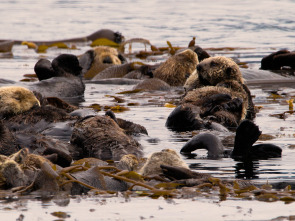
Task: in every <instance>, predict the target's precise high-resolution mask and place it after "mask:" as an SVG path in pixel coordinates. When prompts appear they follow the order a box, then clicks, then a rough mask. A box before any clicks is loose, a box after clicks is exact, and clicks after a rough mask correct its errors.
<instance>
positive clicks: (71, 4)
mask: <svg viewBox="0 0 295 221" xmlns="http://www.w3.org/2000/svg"><path fill="white" fill-rule="evenodd" d="M0 8H1V10H0V17H1V18H2V19H1V20H0V27H1V32H0V39H17V40H55V39H63V38H72V37H80V36H86V35H89V34H91V33H92V32H94V31H96V30H99V29H102V28H109V29H112V30H114V31H119V32H121V33H122V34H123V35H124V36H125V38H126V39H130V38H135V37H140V38H146V39H148V40H150V42H151V43H152V44H154V45H156V46H166V45H167V44H166V41H167V40H169V41H170V42H171V43H172V44H173V45H174V46H182V47H185V46H187V44H188V42H189V41H190V40H191V39H192V37H193V36H196V43H197V44H198V45H200V46H201V47H203V48H219V47H235V48H237V49H236V50H234V51H227V50H220V51H213V50H209V52H210V53H211V54H212V55H224V56H228V57H235V58H238V59H240V61H242V62H246V63H247V64H248V67H249V68H248V70H250V71H253V72H254V73H255V72H258V71H259V67H260V60H261V58H262V57H263V56H265V55H266V54H269V53H271V52H273V51H275V50H279V49H282V48H286V49H289V50H294V43H295V20H294V8H295V1H292V0H289V1H288V0H284V1H275V0H270V1H266V0H265V1H263V0H262V1H256V0H255V1H254V0H243V1H241V0H238V1H234V0H223V1H211V0H209V1H199V0H187V1H168V0H167V1H166V0H162V1H155V0H150V1H131V0H129V1H90V0H84V1H83V0H81V1H66V0H60V1H53V0H42V1H30V0H10V1H8V0H2V1H1V2H0ZM136 47H138V49H140V47H142V45H138V46H136ZM136 47H135V48H136ZM89 48H90V47H89V46H88V45H79V47H78V49H77V50H65V49H49V50H48V51H47V53H46V54H37V53H36V52H35V51H34V50H31V49H27V47H26V46H20V45H15V46H14V47H13V51H12V52H13V57H12V58H1V59H0V78H5V79H9V80H14V81H19V80H21V79H22V78H23V75H24V74H29V73H33V72H34V71H33V67H34V65H35V63H36V62H37V61H38V59H39V58H40V57H46V58H48V59H53V58H54V57H56V56H57V55H58V54H60V53H73V54H76V55H79V54H82V53H84V52H85V51H86V50H88V49H89ZM158 59H159V60H160V59H161V58H158ZM146 62H151V61H146ZM153 62H155V63H156V62H157V58H155V60H154V61H153ZM131 87H132V86H126V85H119V86H118V85H101V84H94V83H88V84H87V85H86V92H85V101H84V102H82V103H81V104H80V105H81V106H87V105H89V104H92V103H99V104H101V105H110V104H114V102H113V100H112V98H110V97H105V95H106V94H108V95H116V94H115V93H116V92H119V91H124V90H129V89H130V88H131ZM250 89H251V92H252V94H253V95H254V96H255V97H254V102H255V104H256V106H261V107H262V108H261V111H260V112H259V113H258V114H257V118H256V120H255V122H256V123H257V124H258V125H259V127H260V130H262V131H263V133H264V134H268V135H272V136H274V137H275V139H273V140H270V141H268V142H271V143H275V144H277V145H279V146H280V147H281V148H282V149H283V156H282V158H281V159H272V160H268V161H259V162H255V163H254V165H253V167H254V173H253V174H252V178H253V180H254V181H255V182H260V183H265V182H266V181H269V182H282V181H288V182H293V180H294V177H295V170H294V158H295V152H294V147H295V138H294V136H295V133H294V120H295V119H294V116H293V115H288V117H287V118H286V119H285V120H283V119H279V118H276V117H272V116H270V115H271V114H278V113H282V112H284V111H286V110H288V106H287V103H286V102H285V100H286V99H289V98H290V97H291V96H294V91H295V90H294V89H293V86H292V85H289V84H288V85H283V84H281V85H268V86H266V85H258V86H257V85H256V86H250ZM271 90H279V92H284V93H287V94H288V95H283V96H282V97H281V98H274V97H271V96H270V91H271ZM173 96H174V95H173V94H171V95H169V94H166V93H162V92H159V93H157V94H153V95H149V94H145V95H144V98H143V99H138V98H137V97H134V96H125V97H124V98H125V99H126V103H128V102H134V101H137V102H140V103H141V105H140V106H136V107H132V108H131V109H130V111H126V112H123V113H120V114H118V116H119V117H121V118H124V119H127V120H132V121H133V122H135V123H139V124H142V125H144V126H145V127H146V128H147V130H148V132H149V136H148V137H141V138H139V139H140V140H139V141H140V142H141V143H142V145H143V146H144V151H145V153H146V155H148V154H150V153H152V152H155V151H158V150H160V149H163V148H172V149H175V150H177V151H179V150H180V149H181V147H182V146H183V145H184V143H185V142H186V141H187V140H188V139H190V138H191V136H192V133H184V134H177V133H174V132H171V131H169V130H167V129H166V128H165V125H164V124H165V121H166V118H167V116H168V115H169V114H170V112H171V111H172V109H169V108H165V107H164V103H165V102H167V101H169V100H170V99H171V98H173ZM153 100H156V101H157V102H156V103H157V104H155V103H154V102H152V101H153ZM101 114H103V113H101ZM261 142H262V141H261ZM205 156H206V152H205V151H199V152H198V157H197V159H185V160H186V162H187V163H188V164H189V165H190V166H191V168H192V169H195V170H197V171H203V172H207V173H211V174H213V175H214V176H217V177H226V178H235V177H237V176H238V175H239V174H240V173H237V168H238V167H239V164H238V163H237V162H235V161H233V160H232V159H229V158H224V159H221V160H208V159H206V158H205ZM240 172H241V173H242V175H243V174H244V171H240ZM69 201H70V203H69V204H68V205H67V206H64V207H61V206H60V205H59V204H56V203H54V202H53V201H49V202H48V204H45V205H44V202H42V201H39V200H32V199H31V200H27V201H13V200H12V201H9V200H8V201H5V202H4V201H3V203H2V204H0V214H1V217H2V214H3V215H5V216H4V217H7V219H6V220H15V219H16V218H18V217H19V215H20V214H24V215H25V219H24V220H54V219H55V218H54V216H52V215H51V214H50V213H51V212H52V211H59V210H62V211H65V212H67V213H68V214H70V217H68V218H66V220H90V217H92V218H93V217H101V218H102V219H104V220H107V219H108V220H130V219H135V220H137V219H140V217H141V216H142V217H144V218H146V219H157V220H159V219H161V220H168V219H169V220H176V219H177V220H179V219H180V218H184V219H183V220H185V218H187V219H189V218H192V217H194V213H192V211H191V210H190V208H191V207H192V208H196V207H198V206H200V207H202V208H207V209H208V210H210V211H215V212H213V213H212V214H206V215H205V214H204V216H203V217H204V219H203V220H213V219H214V220H241V219H244V220H269V219H271V218H275V217H278V216H280V215H294V213H293V212H292V210H291V209H290V206H287V205H284V204H283V203H281V202H279V203H272V204H267V205H266V203H259V202H250V203H249V202H245V201H237V200H236V201H225V202H222V203H217V204H216V202H212V201H209V200H208V201H204V202H203V201H198V202H196V201H191V200H176V201H172V202H167V201H165V200H159V201H157V200H150V199H147V198H145V199H132V200H127V201H126V200H125V199H122V198H118V199H105V201H104V199H101V198H93V199H83V198H81V199H80V200H79V201H77V199H69ZM100 201H103V202H106V203H105V204H103V203H101V202H100ZM122 203H123V204H124V208H126V211H134V210H133V208H134V207H135V208H142V209H141V210H140V209H138V210H136V211H138V212H133V214H132V215H129V216H128V215H127V213H126V212H125V211H122V208H121V207H120V205H121V204H122ZM19 204H20V205H21V206H18V205H19ZM151 205H153V207H151V211H153V212H151V211H149V212H147V211H146V210H144V209H143V208H148V207H149V206H151ZM270 205H271V206H270ZM291 205H293V204H291ZM236 206H239V207H236ZM293 206H294V205H293ZM77 208H80V210H79V211H77ZM91 208H94V209H95V210H94V211H93V212H92V213H91V212H90V209H91ZM98 208H104V209H105V210H103V211H104V213H103V215H102V213H101V210H100V209H98ZM120 208H121V210H120ZM163 208H164V209H163ZM218 208H219V209H218ZM237 208H240V210H239V209H237ZM276 208H277V210H276ZM111 209H113V210H115V211H112V210H111ZM267 210H269V211H270V212H269V211H268V212H266V211H267ZM116 211H117V213H116ZM161 211H163V212H164V213H163V214H161ZM194 211H195V210H193V212H194ZM278 211H280V212H278ZM196 212H197V211H196ZM171 213H172V215H173V216H172V217H171V216H167V214H171ZM199 213H201V211H199ZM33 214H37V215H36V216H34V215H33ZM84 214H87V218H85V216H84ZM93 214H96V216H93ZM165 214H166V215H165ZM261 214H264V216H262V215H261ZM206 218H207V219H206ZM187 219H186V220H187ZM1 220H2V219H1ZM93 220H97V219H96V218H93Z"/></svg>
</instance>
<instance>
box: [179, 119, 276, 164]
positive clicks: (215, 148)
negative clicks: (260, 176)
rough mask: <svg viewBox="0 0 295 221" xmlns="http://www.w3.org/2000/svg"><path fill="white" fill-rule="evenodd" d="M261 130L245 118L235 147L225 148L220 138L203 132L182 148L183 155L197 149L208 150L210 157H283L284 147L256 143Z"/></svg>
mask: <svg viewBox="0 0 295 221" xmlns="http://www.w3.org/2000/svg"><path fill="white" fill-rule="evenodd" d="M260 134H261V131H259V128H258V126H257V125H255V124H254V123H253V122H252V121H250V120H243V121H242V122H241V123H240V125H239V126H238V128H237V131H236V136H235V141H234V148H233V150H232V151H231V152H230V153H229V151H227V150H224V146H223V144H222V143H221V141H220V139H219V138H218V137H217V136H215V135H213V134H212V133H201V134H198V135H196V136H194V137H193V138H192V139H190V140H189V141H188V142H187V143H186V144H185V145H184V146H183V147H182V148H181V150H180V153H181V154H183V155H188V156H190V155H191V152H193V151H194V150H197V149H206V150H208V158H211V159H216V158H220V157H223V156H230V157H231V158H233V159H235V160H259V159H268V158H277V157H281V154H282V149H281V148H280V147H278V146H276V145H273V144H264V143H263V144H256V145H253V144H254V143H255V142H256V141H257V140H258V138H259V136H260Z"/></svg>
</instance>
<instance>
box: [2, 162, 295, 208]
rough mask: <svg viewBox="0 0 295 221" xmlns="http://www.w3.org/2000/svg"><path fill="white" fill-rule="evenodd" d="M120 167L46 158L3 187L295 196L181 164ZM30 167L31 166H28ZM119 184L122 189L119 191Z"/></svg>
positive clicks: (268, 198) (16, 191)
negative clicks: (155, 168)
mask: <svg viewBox="0 0 295 221" xmlns="http://www.w3.org/2000/svg"><path fill="white" fill-rule="evenodd" d="M94 165H96V166H94ZM118 167H120V166H119V165H117V166H116V165H115V164H114V162H105V161H100V160H98V159H94V158H92V159H82V160H79V161H76V162H75V163H74V164H73V165H72V166H69V167H65V168H60V167H58V166H56V165H53V164H50V163H48V162H43V163H42V164H41V167H40V169H36V168H34V174H33V175H32V174H29V173H28V171H27V173H26V172H25V174H28V176H27V177H31V179H32V181H31V182H30V183H29V184H28V185H25V186H18V187H14V188H11V189H10V190H8V191H3V192H2V193H1V198H7V197H15V196H20V195H27V194H33V195H37V196H38V195H39V196H43V197H45V196H47V197H50V196H51V195H52V196H53V195H58V194H61V193H63V194H71V195H76V194H79V195H80V194H88V195H101V194H103V195H106V196H117V193H118V192H122V193H123V194H124V195H125V197H126V196H129V197H150V198H153V199H157V198H159V197H164V198H184V199H189V198H207V199H216V198H217V199H219V200H221V201H223V200H227V199H243V200H259V201H264V202H275V201H283V202H285V203H291V202H293V201H294V200H295V191H294V190H292V189H291V186H290V185H288V186H286V187H285V188H284V189H281V190H275V189H273V188H272V185H270V184H268V183H265V184H263V185H255V184H253V183H252V182H251V181H246V180H238V179H235V180H225V179H219V178H214V177H213V176H210V175H208V174H204V173H197V172H194V171H190V170H189V169H185V168H180V167H170V166H161V167H162V170H163V174H162V175H158V176H142V175H140V174H138V173H137V172H135V171H128V170H121V169H119V168H118ZM26 170H28V168H26V169H24V171H26ZM29 170H31V168H29ZM122 183H124V184H123V185H122ZM118 188H120V189H121V190H119V191H118Z"/></svg>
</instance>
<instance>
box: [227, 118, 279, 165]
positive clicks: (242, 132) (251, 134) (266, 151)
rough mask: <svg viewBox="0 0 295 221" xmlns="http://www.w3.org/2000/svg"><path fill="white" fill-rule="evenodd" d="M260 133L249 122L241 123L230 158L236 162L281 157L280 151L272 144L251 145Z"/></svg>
mask: <svg viewBox="0 0 295 221" xmlns="http://www.w3.org/2000/svg"><path fill="white" fill-rule="evenodd" d="M260 134H261V131H260V130H259V128H258V126H257V125H255V124H254V123H253V122H252V121H250V120H244V121H242V122H241V124H240V125H239V127H238V128H237V131H236V136H235V143H234V149H233V151H232V153H231V157H232V158H234V159H237V160H247V159H251V160H254V159H268V158H275V157H281V155H282V149H281V148H280V147H278V146H276V145H273V144H257V145H253V144H254V143H255V142H256V141H257V140H258V138H259V136H260Z"/></svg>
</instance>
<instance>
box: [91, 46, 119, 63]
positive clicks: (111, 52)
mask: <svg viewBox="0 0 295 221" xmlns="http://www.w3.org/2000/svg"><path fill="white" fill-rule="evenodd" d="M93 50H94V53H95V58H94V59H95V62H98V63H101V64H103V63H104V64H121V63H122V62H121V60H120V59H119V53H118V51H117V50H116V49H115V48H112V47H108V46H98V47H96V48H94V49H93Z"/></svg>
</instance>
